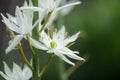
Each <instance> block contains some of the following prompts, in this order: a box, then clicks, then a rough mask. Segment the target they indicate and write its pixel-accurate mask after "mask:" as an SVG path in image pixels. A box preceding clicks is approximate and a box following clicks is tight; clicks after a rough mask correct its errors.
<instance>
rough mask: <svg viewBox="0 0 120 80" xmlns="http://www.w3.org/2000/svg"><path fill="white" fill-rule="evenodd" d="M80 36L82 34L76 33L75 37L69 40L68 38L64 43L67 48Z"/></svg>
mask: <svg viewBox="0 0 120 80" xmlns="http://www.w3.org/2000/svg"><path fill="white" fill-rule="evenodd" d="M79 34H80V32H78V33H76V34H75V35H73V36H71V37H69V38H66V39H65V42H64V43H65V45H66V46H67V45H68V44H69V43H71V42H73V41H75V40H76V39H77V38H78V36H79Z"/></svg>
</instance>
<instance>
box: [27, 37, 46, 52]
mask: <svg viewBox="0 0 120 80" xmlns="http://www.w3.org/2000/svg"><path fill="white" fill-rule="evenodd" d="M29 39H30V43H31V45H32V46H34V47H35V48H38V49H41V50H47V49H48V48H47V47H46V46H45V45H43V44H42V43H40V42H38V41H36V40H34V39H32V38H29Z"/></svg>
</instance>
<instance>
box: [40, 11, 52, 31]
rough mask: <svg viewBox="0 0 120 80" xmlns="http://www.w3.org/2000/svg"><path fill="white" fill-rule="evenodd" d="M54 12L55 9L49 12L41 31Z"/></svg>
mask: <svg viewBox="0 0 120 80" xmlns="http://www.w3.org/2000/svg"><path fill="white" fill-rule="evenodd" d="M52 12H53V11H51V12H49V13H48V15H47V17H46V19H45V22H44V24H43V25H42V27H41V29H40V31H39V32H42V30H43V29H44V28H45V26H46V24H47V22H48V21H49V19H50V17H51V14H52Z"/></svg>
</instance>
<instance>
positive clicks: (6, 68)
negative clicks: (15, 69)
mask: <svg viewBox="0 0 120 80" xmlns="http://www.w3.org/2000/svg"><path fill="white" fill-rule="evenodd" d="M3 63H4V71H5V73H6V75H7V76H8V77H11V76H12V71H11V70H10V68H9V67H8V65H7V64H6V63H5V62H3Z"/></svg>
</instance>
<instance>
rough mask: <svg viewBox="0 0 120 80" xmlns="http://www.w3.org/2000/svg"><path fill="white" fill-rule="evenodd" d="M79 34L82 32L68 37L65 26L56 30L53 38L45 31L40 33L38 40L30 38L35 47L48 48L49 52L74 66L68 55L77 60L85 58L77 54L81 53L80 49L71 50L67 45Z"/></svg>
mask: <svg viewBox="0 0 120 80" xmlns="http://www.w3.org/2000/svg"><path fill="white" fill-rule="evenodd" d="M79 34H80V32H78V33H76V34H75V35H73V36H71V37H67V34H66V32H65V27H64V26H63V27H62V28H61V29H60V30H59V31H58V32H57V31H55V32H54V33H53V36H52V38H51V37H50V36H49V35H48V34H47V33H45V32H44V31H43V32H42V33H41V34H40V41H36V40H34V39H32V38H30V41H31V44H32V45H33V46H34V47H35V48H38V49H41V50H46V51H47V53H54V54H55V55H57V56H58V57H60V58H61V59H62V60H64V61H65V62H67V63H69V64H71V65H73V66H74V65H75V64H74V63H73V62H71V61H70V60H69V59H67V58H66V56H67V57H69V58H72V59H76V60H84V59H83V58H81V57H79V56H77V55H76V54H79V52H78V51H72V50H70V49H69V48H68V47H67V45H69V44H70V43H71V42H74V41H75V40H76V39H77V37H78V35H79Z"/></svg>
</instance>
